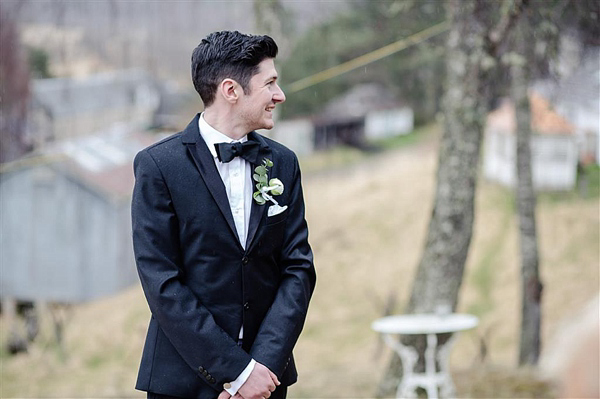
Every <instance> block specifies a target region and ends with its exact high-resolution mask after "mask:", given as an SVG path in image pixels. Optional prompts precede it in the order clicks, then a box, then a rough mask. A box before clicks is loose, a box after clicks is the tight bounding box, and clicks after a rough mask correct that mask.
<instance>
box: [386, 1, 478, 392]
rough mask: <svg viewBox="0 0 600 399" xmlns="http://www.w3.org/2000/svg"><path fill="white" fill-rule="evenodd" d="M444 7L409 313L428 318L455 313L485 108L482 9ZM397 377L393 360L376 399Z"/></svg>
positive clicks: (392, 386) (458, 5)
mask: <svg viewBox="0 0 600 399" xmlns="http://www.w3.org/2000/svg"><path fill="white" fill-rule="evenodd" d="M447 5H448V11H449V19H450V21H451V28H450V32H449V36H448V41H447V47H446V48H447V53H446V56H447V87H446V95H445V99H444V104H443V109H444V133H443V136H442V141H441V147H440V152H439V159H438V170H437V188H436V194H435V202H434V207H433V213H432V216H431V220H430V223H429V230H428V234H427V242H426V246H425V249H424V253H423V256H422V258H421V262H420V264H419V266H418V270H417V275H416V279H415V281H414V284H413V288H412V294H411V297H410V302H409V304H408V309H406V310H407V312H408V313H424V312H428V313H430V312H434V311H435V310H436V308H437V307H439V306H444V307H446V308H448V307H449V308H451V309H454V308H455V307H456V303H457V298H458V293H459V289H460V286H461V283H462V277H463V270H464V266H465V261H466V258H467V254H468V251H469V245H470V242H471V236H472V231H473V219H474V198H475V188H476V180H477V179H476V178H477V165H478V162H479V153H480V146H481V137H482V131H483V123H484V117H485V112H486V103H487V101H485V92H484V85H483V81H484V76H485V68H484V62H485V60H486V49H485V44H486V43H485V35H486V33H487V31H486V27H485V26H484V24H482V22H481V21H480V20H479V19H478V14H479V13H480V12H481V11H482V10H481V8H482V7H486V5H485V4H483V3H481V2H479V1H464V2H463V1H460V0H452V1H448V3H447ZM403 341H404V340H403ZM420 346H421V345H417V347H420ZM401 377H402V370H401V362H400V360H399V358H398V357H397V356H394V357H393V358H392V361H391V363H390V366H389V368H388V370H387V373H386V375H385V376H384V378H383V380H382V382H381V383H380V385H379V388H378V392H377V396H378V397H389V396H390V395H392V394H393V392H394V391H395V389H396V387H397V385H398V382H399V380H400V378H401Z"/></svg>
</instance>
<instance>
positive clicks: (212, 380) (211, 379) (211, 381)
mask: <svg viewBox="0 0 600 399" xmlns="http://www.w3.org/2000/svg"><path fill="white" fill-rule="evenodd" d="M209 381H210V383H211V384H214V383H215V382H217V380H215V379H214V378H213V377H210V380H209Z"/></svg>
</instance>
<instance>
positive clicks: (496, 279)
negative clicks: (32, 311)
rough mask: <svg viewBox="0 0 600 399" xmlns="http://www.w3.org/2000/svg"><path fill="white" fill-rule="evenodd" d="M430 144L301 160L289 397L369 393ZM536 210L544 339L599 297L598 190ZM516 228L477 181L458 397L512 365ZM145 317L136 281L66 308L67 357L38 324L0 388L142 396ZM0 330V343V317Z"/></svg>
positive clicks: (429, 136) (501, 195)
mask: <svg viewBox="0 0 600 399" xmlns="http://www.w3.org/2000/svg"><path fill="white" fill-rule="evenodd" d="M436 139H437V133H436V132H433V133H431V132H429V133H426V134H424V136H423V137H422V138H420V139H418V140H412V141H413V142H412V143H409V144H407V145H403V146H398V147H396V148H393V149H389V150H387V151H385V152H382V153H379V154H377V155H368V156H366V155H362V154H359V153H355V152H353V151H339V152H335V153H333V154H327V155H325V154H319V155H317V156H314V157H311V158H310V159H305V160H303V161H302V163H303V168H304V175H303V182H304V190H305V197H306V203H307V219H308V223H309V227H310V241H311V244H312V246H313V249H314V253H315V265H316V267H317V273H318V280H317V288H316V291H315V294H314V297H313V302H312V305H311V309H310V311H309V315H308V319H307V322H306V326H305V329H304V332H303V335H302V336H301V339H300V342H299V344H298V346H297V349H296V351H295V353H296V358H297V362H298V368H299V372H300V377H299V378H300V380H299V383H298V384H297V385H295V386H294V387H293V388H291V389H290V394H289V397H291V398H334V397H335V398H367V397H371V396H372V395H373V393H374V391H375V387H376V384H377V383H378V381H379V378H380V377H381V375H382V373H383V370H384V368H385V367H386V365H387V362H388V360H389V356H390V352H389V350H388V349H387V348H385V347H384V346H382V345H381V344H380V343H379V341H378V337H377V335H376V334H375V333H374V332H372V331H371V330H370V323H371V322H372V321H373V320H374V319H376V318H377V317H379V316H381V315H382V313H383V308H384V303H385V302H386V300H387V298H388V296H389V295H390V294H391V293H394V294H395V295H396V296H397V306H396V311H397V312H400V311H401V310H402V308H403V306H404V304H405V303H406V301H407V299H408V295H409V293H410V287H411V282H412V279H413V275H414V272H415V268H416V265H417V263H418V261H419V257H420V254H421V250H422V247H423V239H424V235H425V232H426V227H427V223H428V221H429V220H428V216H429V214H430V212H431V201H432V196H433V189H434V175H435V164H436V151H435V146H436V143H437V140H436ZM408 141H411V140H408ZM538 217H539V220H538V222H539V234H540V252H541V273H542V279H543V282H544V284H545V288H544V298H543V312H544V314H543V340H544V341H543V343H544V344H546V343H547V342H549V341H550V339H551V337H552V336H553V335H554V334H555V333H556V332H557V330H558V329H559V326H560V324H561V322H562V321H563V320H564V318H565V317H567V316H568V315H569V314H571V313H572V312H574V311H577V310H578V309H580V308H582V307H583V306H584V305H585V304H586V303H587V302H588V301H589V300H590V299H592V298H593V297H595V296H596V295H597V294H598V287H599V270H598V264H599V259H600V254H599V242H600V236H599V230H600V220H599V209H598V198H591V199H582V198H578V197H577V196H573V195H570V196H567V195H565V196H560V195H558V196H542V198H540V201H539V207H538ZM516 222H517V220H516V217H515V215H514V210H513V200H512V194H511V192H510V191H509V190H506V189H503V188H500V187H497V186H494V185H491V184H488V183H485V182H481V184H480V186H479V190H478V196H477V219H476V226H475V234H474V238H473V242H472V247H471V253H470V255H469V258H468V264H467V269H466V275H465V280H464V285H463V291H462V294H461V298H460V301H459V308H460V309H459V310H460V311H464V312H472V313H475V314H477V315H478V316H480V318H481V323H480V326H479V327H478V328H477V329H476V330H474V331H472V332H468V333H464V334H462V335H461V336H460V338H459V339H458V341H457V342H456V346H455V348H454V351H453V354H452V361H451V363H452V369H453V371H455V372H456V373H457V376H458V377H459V378H458V379H457V385H458V393H459V395H471V394H472V393H473V392H474V391H473V390H474V389H475V388H474V387H473V384H474V382H473V381H474V380H475V378H474V377H473V376H474V375H481V374H480V373H481V370H483V369H486V370H496V371H497V370H509V371H507V373H509V374H510V370H512V369H513V366H514V365H515V364H516V359H517V344H518V326H519V318H520V303H519V298H520V292H519V286H520V282H519V258H518V242H517V238H518V236H517V223H516ZM148 317H149V312H148V308H147V305H146V304H145V301H144V298H143V294H142V292H141V289H140V288H139V287H134V288H131V289H130V290H128V291H126V292H124V293H122V294H120V295H118V296H115V297H112V298H107V299H104V300H101V301H98V302H95V303H90V304H86V305H81V306H76V307H74V308H73V309H72V314H71V316H70V321H69V322H68V325H67V329H66V333H65V334H66V335H65V342H66V344H65V345H66V356H65V357H61V356H60V354H59V351H58V350H57V347H56V345H55V344H54V343H53V341H52V340H51V338H50V332H48V331H47V332H46V334H45V335H44V336H42V337H40V338H39V339H38V340H37V341H36V344H35V345H34V346H33V347H32V348H31V349H30V352H29V353H28V354H21V355H18V356H16V357H8V355H7V354H6V353H2V357H1V361H2V370H1V377H0V393H1V394H0V396H1V397H3V398H4V397H7V398H8V397H62V398H66V397H145V396H144V395H142V394H141V393H139V392H136V391H134V390H133V386H134V381H135V376H136V372H137V366H138V362H139V356H140V353H141V349H142V348H141V347H142V344H143V338H144V334H145V329H146V324H147V321H148ZM0 331H1V332H2V337H1V338H2V340H3V342H4V340H5V339H6V334H7V331H6V329H5V326H4V325H3V326H2V328H1V329H0ZM479 336H484V337H485V342H486V344H487V349H488V354H487V357H486V359H485V360H484V363H483V364H482V362H481V360H480V359H478V355H479V349H480V347H479V339H478V337H479ZM523 373H525V371H523ZM465 375H466V376H471V377H470V378H464V376H465ZM465 381H470V382H469V383H467V382H465ZM483 383H484V382H482V384H483ZM488 385H489V381H488ZM494 389H496V388H494V387H493V386H492V387H490V388H489V389H488V390H487V391H485V392H486V396H488V397H497V396H502V395H508V394H506V393H502V392H501V391H500V389H501V388H498V389H499V390H494ZM522 389H527V388H522ZM532 389H537V387H534V388H532ZM478 392H481V391H478ZM529 393H531V392H529ZM505 397H506V396H505Z"/></svg>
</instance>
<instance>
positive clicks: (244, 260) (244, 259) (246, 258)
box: [242, 256, 250, 265]
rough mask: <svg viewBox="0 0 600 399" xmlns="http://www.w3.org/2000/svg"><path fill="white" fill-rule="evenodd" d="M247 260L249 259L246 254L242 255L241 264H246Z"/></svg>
mask: <svg viewBox="0 0 600 399" xmlns="http://www.w3.org/2000/svg"><path fill="white" fill-rule="evenodd" d="M249 261H250V259H248V257H247V256H244V257H243V258H242V264H243V265H247V264H248V262H249Z"/></svg>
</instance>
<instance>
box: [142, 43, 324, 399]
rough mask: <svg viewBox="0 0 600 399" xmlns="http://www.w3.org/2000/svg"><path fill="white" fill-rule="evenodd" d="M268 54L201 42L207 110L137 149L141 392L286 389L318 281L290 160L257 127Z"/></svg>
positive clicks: (269, 122)
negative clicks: (145, 315)
mask: <svg viewBox="0 0 600 399" xmlns="http://www.w3.org/2000/svg"><path fill="white" fill-rule="evenodd" d="M276 55H277V45H276V44H275V42H274V41H273V39H271V38H270V37H268V36H251V35H244V34H241V33H239V32H216V33H212V34H210V35H209V36H208V37H206V38H205V39H203V40H202V42H201V43H200V44H199V45H198V47H197V48H196V49H195V50H194V52H193V54H192V79H193V82H194V87H195V88H196V90H197V91H198V93H199V94H200V97H201V98H202V101H203V102H204V106H205V109H204V112H203V113H202V114H201V115H197V116H196V117H195V118H194V119H193V120H192V122H191V123H190V124H189V125H188V127H187V128H186V129H185V130H183V131H182V132H180V133H178V134H175V135H173V136H171V137H168V138H167V139H165V140H163V141H161V142H159V143H157V144H154V145H152V146H150V147H148V148H146V149H145V150H142V151H141V152H140V153H138V155H137V156H136V158H135V161H134V170H135V177H136V183H135V188H134V192H133V200H132V219H133V244H134V251H135V257H136V263H137V267H138V272H139V275H140V280H141V283H142V287H143V289H144V293H145V295H146V299H147V301H148V305H149V307H150V311H151V312H152V318H151V320H150V325H149V327H148V334H147V338H146V344H145V346H144V351H143V354H142V361H141V365H140V370H139V375H138V380H137V384H136V388H137V389H140V390H143V391H147V392H148V397H149V398H172V397H174V398H197V399H215V398H218V399H228V398H230V397H232V398H234V399H241V398H243V399H256V398H269V397H271V398H285V396H286V391H287V386H289V385H291V384H293V383H294V382H295V381H296V378H297V373H296V368H295V365H294V359H293V356H292V349H293V347H294V345H295V343H296V341H297V339H298V336H299V335H300V331H301V330H302V327H303V324H304V320H305V317H306V312H307V309H308V303H309V300H310V297H311V295H312V292H313V289H314V285H315V280H316V276H315V271H314V266H313V257H312V251H311V248H310V246H309V244H308V228H307V225H306V221H305V218H304V200H303V196H302V187H301V183H300V169H299V167H298V161H297V158H296V156H295V155H294V153H293V152H291V151H290V150H288V149H287V148H285V147H284V146H282V145H280V144H278V143H276V142H274V141H272V140H269V139H267V138H264V137H262V136H260V135H259V134H257V133H256V132H255V131H254V130H256V129H263V128H264V129H270V128H272V127H273V124H274V123H273V110H274V109H275V106H276V105H277V104H279V103H282V102H283V101H285V95H284V94H283V92H282V91H281V89H280V88H279V86H278V85H277V71H276V70H275V67H274V64H273V59H274V58H275V56H276ZM277 179H278V180H277ZM274 196H277V198H275V197H274Z"/></svg>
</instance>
